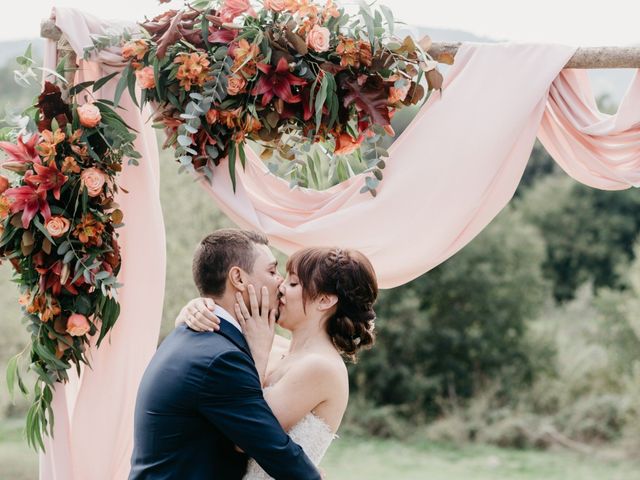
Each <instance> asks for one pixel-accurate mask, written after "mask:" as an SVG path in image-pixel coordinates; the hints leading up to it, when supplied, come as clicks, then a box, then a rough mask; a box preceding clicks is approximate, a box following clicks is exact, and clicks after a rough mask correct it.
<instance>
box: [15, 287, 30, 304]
mask: <svg viewBox="0 0 640 480" xmlns="http://www.w3.org/2000/svg"><path fill="white" fill-rule="evenodd" d="M18 303H19V304H20V305H22V306H23V307H26V306H27V305H29V304H30V303H31V292H30V291H29V290H27V291H26V292H25V293H23V294H22V295H20V298H19V299H18Z"/></svg>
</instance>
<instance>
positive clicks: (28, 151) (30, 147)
mask: <svg viewBox="0 0 640 480" xmlns="http://www.w3.org/2000/svg"><path fill="white" fill-rule="evenodd" d="M38 140H39V136H38V135H31V138H29V140H28V141H27V143H24V141H23V136H22V135H20V136H19V137H18V140H17V143H15V144H13V143H11V142H0V148H1V149H2V150H4V151H5V152H6V153H7V154H8V155H9V160H10V161H12V162H18V163H41V161H40V157H39V156H38V152H36V143H38Z"/></svg>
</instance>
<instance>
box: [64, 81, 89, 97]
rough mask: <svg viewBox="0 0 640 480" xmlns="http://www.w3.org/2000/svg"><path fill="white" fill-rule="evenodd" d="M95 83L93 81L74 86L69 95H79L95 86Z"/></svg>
mask: <svg viewBox="0 0 640 480" xmlns="http://www.w3.org/2000/svg"><path fill="white" fill-rule="evenodd" d="M93 83H94V82H93V80H91V81H88V82H81V83H77V84H76V85H74V86H73V87H71V88H70V89H69V95H71V96H73V95H77V94H78V93H80V92H82V91H83V90H85V89H86V88H88V87H90V86H91V85H93Z"/></svg>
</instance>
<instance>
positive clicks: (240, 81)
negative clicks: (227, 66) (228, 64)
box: [227, 75, 247, 95]
mask: <svg viewBox="0 0 640 480" xmlns="http://www.w3.org/2000/svg"><path fill="white" fill-rule="evenodd" d="M246 86H247V81H246V80H245V79H244V77H242V76H240V75H233V76H232V77H229V79H228V82H227V93H228V94H229V95H238V94H239V93H242V92H243V91H244V87H246Z"/></svg>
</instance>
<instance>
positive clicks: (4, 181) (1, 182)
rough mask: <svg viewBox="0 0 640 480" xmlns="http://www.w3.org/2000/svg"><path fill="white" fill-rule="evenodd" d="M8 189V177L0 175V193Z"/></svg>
mask: <svg viewBox="0 0 640 480" xmlns="http://www.w3.org/2000/svg"><path fill="white" fill-rule="evenodd" d="M8 189H9V179H8V178H7V177H3V176H2V175H0V195H2V194H3V193H4V192H6V191H7V190H8Z"/></svg>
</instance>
